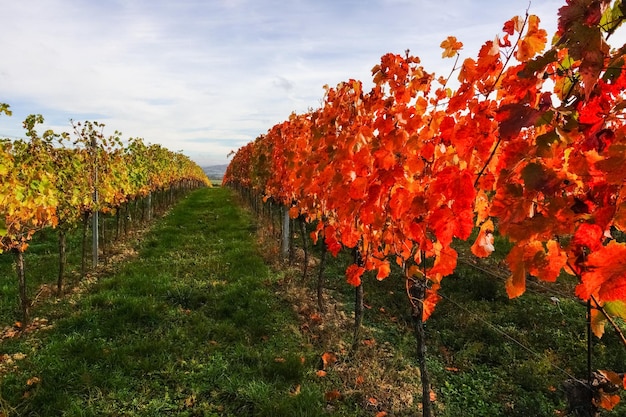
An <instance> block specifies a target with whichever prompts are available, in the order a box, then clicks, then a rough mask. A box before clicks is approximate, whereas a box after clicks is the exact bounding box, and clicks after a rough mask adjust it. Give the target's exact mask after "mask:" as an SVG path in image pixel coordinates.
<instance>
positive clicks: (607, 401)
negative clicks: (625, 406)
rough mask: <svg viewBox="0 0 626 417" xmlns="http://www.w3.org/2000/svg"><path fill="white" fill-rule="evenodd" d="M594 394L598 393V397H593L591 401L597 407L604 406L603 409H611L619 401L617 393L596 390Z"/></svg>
mask: <svg viewBox="0 0 626 417" xmlns="http://www.w3.org/2000/svg"><path fill="white" fill-rule="evenodd" d="M596 395H598V396H599V398H594V401H593V402H594V403H595V404H596V405H597V406H598V407H600V408H604V409H605V410H609V411H611V410H612V409H613V408H614V407H615V406H616V405H617V404H618V403H619V400H620V397H619V395H610V394H607V393H606V392H604V391H602V390H600V391H598V393H597V394H596Z"/></svg>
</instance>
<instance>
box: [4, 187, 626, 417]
mask: <svg viewBox="0 0 626 417" xmlns="http://www.w3.org/2000/svg"><path fill="white" fill-rule="evenodd" d="M238 204H239V202H238V200H237V199H236V198H235V197H234V195H233V194H232V192H231V191H230V190H228V189H224V188H221V187H216V188H213V189H203V190H198V191H196V192H194V193H192V194H191V195H190V196H189V197H188V198H186V199H185V200H183V201H182V202H181V203H180V204H179V205H178V206H177V207H176V208H175V209H173V210H172V211H171V212H170V213H169V214H168V215H167V216H166V217H165V218H163V219H161V220H160V221H159V222H157V223H156V224H155V225H154V227H153V228H152V229H151V231H150V232H149V233H147V234H145V235H143V236H142V237H141V238H140V240H139V241H137V242H136V244H135V246H134V251H136V256H134V257H131V258H130V259H128V260H126V261H124V262H122V263H119V264H116V265H114V266H112V265H111V266H109V268H108V269H107V270H106V272H104V273H99V274H96V276H97V277H98V279H97V280H93V279H92V281H93V282H92V284H91V285H90V286H88V290H87V291H85V292H83V293H81V294H73V293H71V292H70V294H69V295H66V296H65V297H63V298H61V299H56V298H54V297H51V298H49V299H47V300H45V301H42V302H40V303H39V304H38V305H37V307H36V310H35V312H34V316H38V317H42V318H45V319H47V320H48V324H49V325H50V328H46V326H45V322H40V323H43V325H42V326H43V329H42V330H39V331H37V332H24V333H22V334H21V336H19V337H7V338H5V339H4V340H2V341H1V342H0V358H1V360H0V416H2V417H8V416H276V417H279V416H328V415H332V416H340V417H342V416H375V415H377V413H380V412H382V411H385V412H387V413H388V414H387V415H388V416H397V417H400V416H415V415H420V414H421V412H420V404H419V402H420V401H421V387H420V376H419V371H418V369H417V368H418V367H417V363H416V360H415V341H414V337H413V333H412V330H411V319H410V316H409V309H408V302H407V300H406V295H405V293H404V284H403V281H402V278H401V277H400V274H399V271H394V273H393V274H392V276H390V277H389V278H388V279H386V280H384V281H382V282H377V281H376V280H375V279H374V277H373V276H367V277H365V280H364V286H365V287H364V288H365V303H366V304H367V307H368V308H367V309H366V312H365V321H364V324H365V327H364V329H363V333H362V340H361V343H360V344H359V349H358V351H356V352H353V351H351V348H350V347H351V344H352V321H353V311H352V300H353V296H354V290H353V289H352V288H351V287H349V286H348V285H346V284H345V276H344V272H345V267H346V266H347V265H348V264H349V262H350V254H349V253H348V251H345V252H341V253H340V254H339V256H338V257H337V258H332V257H330V256H329V259H328V266H327V271H326V277H327V288H326V290H325V297H326V298H325V299H326V304H327V306H328V307H329V308H328V312H327V313H325V314H320V313H319V312H318V311H317V308H316V299H315V291H314V290H313V285H314V279H313V276H310V277H309V278H310V279H308V280H306V281H301V279H300V277H299V268H300V265H299V264H298V263H299V261H300V259H299V258H296V263H295V264H294V265H293V266H291V267H290V266H288V265H285V264H283V263H276V251H277V248H276V245H275V243H276V239H275V236H272V235H270V234H269V231H270V230H271V228H269V227H266V225H265V224H264V222H265V220H260V222H261V223H259V224H258V225H257V223H256V221H255V219H253V218H252V217H251V215H250V214H249V213H248V212H246V211H244V210H242V209H240V208H238ZM53 237H54V235H53V233H50V234H49V235H48V236H46V235H44V236H42V238H41V240H39V241H38V242H36V244H35V245H34V247H33V248H32V249H33V250H32V252H29V256H30V259H29V260H30V262H29V268H30V269H29V271H30V272H29V276H32V285H33V289H32V291H37V288H38V285H41V284H42V283H45V282H51V281H54V267H53V266H52V265H53V263H50V264H48V263H47V262H53V258H54V257H53V256H52V253H53V250H54V244H53V243H51V240H52V239H53ZM52 241H53V240H52ZM295 241H296V242H299V239H296V240H295ZM76 242H77V241H76ZM76 242H75V243H73V245H74V248H76V247H77V246H76V245H77V243H76ZM497 243H498V245H499V246H498V248H497V249H498V250H497V253H504V252H506V242H502V241H499V242H497ZM317 249H318V248H315V249H314V252H315V251H317ZM74 250H75V251H78V249H74ZM460 250H461V252H462V251H463V246H460ZM48 252H49V253H48ZM462 258H463V256H462ZM10 261H11V260H10V259H9V258H8V257H4V256H3V257H0V271H2V272H1V273H2V275H1V276H6V277H7V279H6V281H5V282H2V283H0V289H1V290H2V291H3V293H2V294H3V295H2V300H6V299H7V298H5V296H6V295H7V294H9V293H10V292H11V291H14V290H13V289H12V288H13V287H14V286H15V285H14V281H13V280H12V279H11V277H12V275H11V273H12V271H11V262H10ZM498 261H499V260H498V259H497V258H494V259H492V260H490V261H489V262H488V263H483V264H479V265H476V264H472V263H471V262H470V263H460V264H459V267H458V269H457V272H456V274H455V275H453V276H451V277H447V278H445V279H444V280H443V287H442V289H441V294H442V295H443V296H444V299H443V300H442V301H441V302H440V304H439V305H438V306H437V309H436V311H435V313H434V314H433V316H432V317H431V319H430V320H429V321H428V322H427V323H426V328H427V337H428V353H427V355H428V368H429V370H430V373H431V377H432V388H433V391H432V393H431V396H432V397H433V399H435V402H434V408H435V415H436V416H438V417H453V416H454V417H456V416H460V415H463V416H554V415H559V414H558V413H562V411H563V410H564V409H565V397H564V392H563V388H562V387H563V382H564V381H565V380H566V379H568V378H569V377H570V376H574V377H576V378H583V377H584V376H585V374H586V343H587V342H586V336H585V310H584V307H583V306H581V305H580V304H579V303H578V302H577V301H576V300H575V299H573V298H572V297H569V296H568V295H567V294H571V286H572V285H573V284H572V283H571V282H568V281H567V280H559V283H558V284H554V285H547V284H545V283H535V282H532V281H530V282H529V284H528V291H527V293H526V294H525V295H524V296H522V297H520V298H517V299H513V300H509V299H508V297H507V296H506V292H505V291H504V283H503V278H502V277H503V274H502V271H501V270H500V268H499V264H498ZM74 262H77V260H76V258H74ZM270 265H273V266H270ZM315 272H316V271H315V268H313V272H312V274H313V273H315ZM554 296H558V298H559V301H558V303H555V302H554V301H553V299H551V297H554ZM11 304H13V303H3V305H1V306H0V320H1V321H0V324H4V325H10V324H11V323H12V322H13V320H14V319H15V316H16V314H17V308H16V307H17V303H14V304H15V307H10V305H11ZM621 324H622V325H623V323H621ZM325 352H328V353H332V354H333V355H332V356H325V358H326V362H324V360H322V355H323V354H324V353H325ZM328 358H332V359H328ZM593 361H594V363H593V366H594V369H613V370H616V371H622V372H623V371H624V369H623V367H624V364H626V349H624V348H623V346H621V345H620V344H619V341H618V339H617V337H616V336H615V334H613V333H612V330H611V329H607V333H606V335H605V336H604V338H603V339H601V340H597V339H596V340H594V350H593ZM320 370H323V371H324V372H325V375H324V376H320V375H323V374H324V373H321V372H319V371H320ZM624 403H626V398H623V400H622V403H621V404H620V405H618V407H616V409H615V411H614V412H613V413H607V412H603V413H602V414H601V415H603V416H605V415H606V416H612V415H616V416H617V415H626V406H625V404H624ZM560 415H562V414H560Z"/></svg>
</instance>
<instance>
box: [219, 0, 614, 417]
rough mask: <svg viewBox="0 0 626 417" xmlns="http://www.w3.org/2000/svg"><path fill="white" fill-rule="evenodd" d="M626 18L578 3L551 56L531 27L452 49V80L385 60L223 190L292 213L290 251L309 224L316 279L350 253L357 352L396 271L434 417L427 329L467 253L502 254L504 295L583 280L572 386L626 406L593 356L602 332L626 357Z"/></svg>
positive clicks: (400, 59)
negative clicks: (577, 369)
mask: <svg viewBox="0 0 626 417" xmlns="http://www.w3.org/2000/svg"><path fill="white" fill-rule="evenodd" d="M625 15H626V6H624V5H623V3H622V1H621V0H616V1H609V0H568V1H567V4H566V5H564V6H563V7H561V8H560V10H559V13H558V17H557V18H558V30H557V33H555V34H554V36H553V38H552V40H551V42H549V39H548V34H547V32H546V31H545V30H543V29H542V28H541V25H540V21H539V18H538V17H537V16H534V15H532V14H529V13H528V12H527V13H526V15H525V16H516V17H514V18H512V19H511V20H509V21H507V22H505V23H504V25H503V28H502V33H501V34H500V35H498V36H497V37H496V39H495V40H489V41H487V42H485V43H484V44H483V46H482V48H481V49H480V51H479V53H478V55H477V56H476V57H475V58H465V59H462V58H461V52H460V51H461V50H462V47H463V44H462V43H461V42H460V41H458V40H457V39H456V38H454V37H448V38H447V39H445V40H444V41H443V42H442V43H441V48H442V49H443V52H442V57H444V58H450V59H452V60H453V64H452V65H451V67H452V68H451V71H450V73H449V75H447V76H439V75H437V74H434V73H430V72H428V71H427V69H425V68H423V67H422V66H421V65H420V59H419V58H418V57H417V56H414V55H411V53H410V51H408V50H407V51H406V52H405V54H404V55H399V54H391V53H390V54H386V55H384V56H383V57H382V58H381V61H380V63H379V64H377V65H375V66H374V68H373V69H372V75H373V77H372V80H371V83H372V84H373V87H372V88H371V90H369V91H366V89H365V88H364V84H363V83H362V82H361V81H359V80H353V79H351V80H348V81H345V82H342V83H339V84H338V85H337V86H336V87H327V88H326V94H325V96H324V99H323V104H322V105H321V107H320V108H318V109H313V110H310V111H308V112H306V113H304V114H292V115H291V116H290V117H289V119H288V120H287V121H285V122H283V123H279V124H277V125H275V126H273V127H272V128H271V129H269V130H268V132H267V133H266V134H263V135H261V136H259V137H258V138H257V139H256V140H255V141H254V142H251V143H249V144H248V145H246V146H245V147H243V148H241V149H239V150H238V151H237V153H236V154H235V156H234V157H233V159H232V162H231V164H230V165H229V167H228V170H227V172H226V175H225V178H224V184H225V185H228V186H231V187H233V188H234V189H236V190H238V191H239V192H240V194H241V195H242V196H244V197H245V198H246V199H248V201H250V202H251V204H252V205H253V206H254V207H256V208H257V210H264V209H260V208H261V207H264V204H268V203H269V204H270V205H279V206H281V207H282V211H283V215H284V216H285V218H284V220H283V227H282V236H283V242H284V244H283V252H284V253H285V254H286V252H287V251H288V249H289V241H290V240H291V239H290V238H289V236H290V235H291V231H290V227H289V225H290V223H292V222H291V221H290V220H289V218H291V219H297V220H298V221H299V224H300V235H302V236H303V238H304V240H303V243H302V247H303V250H304V251H305V255H304V256H305V259H306V258H307V256H308V255H307V251H306V248H307V242H306V240H307V239H306V238H307V237H310V238H311V240H312V242H311V243H313V244H316V243H317V242H318V241H321V242H323V245H322V246H323V252H322V254H321V255H320V256H321V259H322V261H320V264H321V265H323V264H324V261H323V259H325V258H324V257H325V256H326V255H325V254H326V252H330V254H331V255H333V256H335V257H336V256H338V255H339V254H340V253H341V252H342V251H343V250H344V249H351V250H352V252H353V260H352V262H351V263H350V265H349V266H347V268H346V270H345V279H346V281H347V282H348V284H350V285H352V286H353V287H355V288H356V296H355V343H357V344H358V332H359V328H360V326H361V320H362V317H363V281H368V280H373V279H375V280H378V281H383V280H386V279H389V278H388V277H389V276H390V274H391V273H392V271H393V270H395V269H396V267H397V269H398V270H399V271H400V272H399V273H400V274H401V276H402V277H403V280H404V284H405V285H404V291H405V292H406V299H407V302H408V305H409V306H410V308H411V310H412V317H413V320H414V333H415V338H416V345H417V359H418V362H419V365H420V366H419V367H420V375H421V379H422V381H421V382H422V389H423V392H422V410H423V415H424V416H430V415H431V404H430V403H431V401H430V399H429V398H430V392H431V391H430V380H429V372H428V369H427V366H426V364H427V355H426V344H427V343H426V337H427V334H426V330H425V323H426V322H427V320H428V318H429V317H430V316H431V315H432V314H433V312H434V311H435V308H436V306H437V305H438V303H439V302H440V301H441V300H442V294H440V289H441V287H442V285H443V282H444V281H445V280H444V278H445V277H447V276H450V275H452V274H454V273H455V271H457V270H458V267H459V263H460V262H473V261H468V258H467V255H466V254H465V253H460V252H461V248H463V247H464V246H463V243H464V242H468V241H469V240H470V239H472V240H471V242H470V244H469V245H467V247H468V248H469V249H468V251H467V252H470V251H471V254H472V256H473V260H474V261H476V260H480V259H482V258H489V257H490V256H494V255H493V253H494V251H495V247H496V243H497V241H498V240H503V241H504V242H506V245H504V246H508V247H507V249H506V251H507V252H506V254H505V257H504V261H503V263H504V266H505V270H506V272H505V273H506V276H507V278H506V279H505V281H506V282H505V288H506V293H507V295H508V297H509V298H517V297H520V296H522V295H523V294H524V293H525V292H526V289H527V285H528V283H529V282H543V283H555V282H562V281H565V282H571V281H572V280H573V282H574V285H573V287H572V289H571V293H570V294H571V296H574V297H577V298H578V299H579V300H580V302H582V303H584V304H585V306H586V316H587V328H588V337H587V340H588V346H587V348H588V352H589V355H590V356H589V358H588V366H587V370H586V373H585V375H577V376H576V377H575V378H573V382H572V383H573V384H574V385H575V386H576V387H577V388H574V389H573V391H577V392H578V394H577V395H574V397H577V398H573V399H572V401H573V403H570V405H571V407H572V411H573V412H576V413H579V414H576V415H595V414H596V413H597V411H598V409H606V410H611V409H613V408H614V407H615V405H616V404H617V403H618V402H619V400H620V396H619V393H618V391H619V390H620V389H624V388H626V377H625V376H624V373H623V372H624V371H625V369H602V370H598V369H593V368H592V358H591V351H592V345H593V341H594V336H592V334H593V335H595V337H597V338H600V337H602V336H603V334H604V333H605V332H606V331H607V328H608V329H610V331H611V332H613V333H615V334H617V337H618V338H619V339H620V340H621V343H622V349H626V337H624V331H623V328H624V322H623V320H624V319H625V318H626V304H624V303H625V302H626V271H625V268H624V265H625V264H624V257H625V255H626V239H625V238H624V232H625V231H626V221H625V217H624V216H625V214H626V197H625V195H624V179H625V178H626V168H625V164H624V162H625V160H624V155H625V153H624V150H625V146H626V125H625V123H624V107H625V100H624V89H625V88H626V71H624V68H625V57H626V45H623V46H622V45H611V44H610V41H611V40H613V39H615V38H616V37H618V36H619V28H620V26H621V24H622V23H623V21H624V19H625ZM286 216H288V217H286ZM305 228H306V229H307V231H306V233H303V231H304V230H305ZM501 246H502V245H501ZM304 265H308V262H307V261H305V262H304ZM303 273H304V276H306V274H307V271H306V268H305V270H304V271H303ZM322 275H323V272H321V273H320V276H322ZM320 292H321V291H320ZM319 309H320V311H322V310H323V309H324V305H323V302H322V300H321V297H320V304H319ZM520 314H523V312H520ZM581 398H582V400H581ZM577 400H580V401H581V404H585V405H580V404H577V403H576V401H577Z"/></svg>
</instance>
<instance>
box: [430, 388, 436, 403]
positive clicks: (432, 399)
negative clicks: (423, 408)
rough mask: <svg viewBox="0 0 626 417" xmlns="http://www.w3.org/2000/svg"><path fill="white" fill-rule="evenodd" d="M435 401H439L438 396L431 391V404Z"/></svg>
mask: <svg viewBox="0 0 626 417" xmlns="http://www.w3.org/2000/svg"><path fill="white" fill-rule="evenodd" d="M435 401H437V394H435V391H433V390H430V402H432V403H434V402H435Z"/></svg>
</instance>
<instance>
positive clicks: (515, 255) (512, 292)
mask: <svg viewBox="0 0 626 417" xmlns="http://www.w3.org/2000/svg"><path fill="white" fill-rule="evenodd" d="M506 261H507V263H508V265H509V269H510V270H511V276H510V277H509V279H507V281H506V293H507V294H508V295H509V298H515V297H519V296H520V295H522V294H524V291H526V263H525V262H524V248H523V247H520V246H514V247H513V249H511V252H509V254H508V255H507V257H506Z"/></svg>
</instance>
